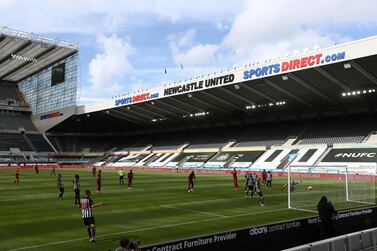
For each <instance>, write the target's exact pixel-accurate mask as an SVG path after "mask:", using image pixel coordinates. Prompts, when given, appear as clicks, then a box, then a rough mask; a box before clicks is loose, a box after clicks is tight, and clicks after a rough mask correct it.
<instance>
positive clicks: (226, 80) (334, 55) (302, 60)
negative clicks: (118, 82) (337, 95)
mask: <svg viewBox="0 0 377 251" xmlns="http://www.w3.org/2000/svg"><path fill="white" fill-rule="evenodd" d="M347 53H348V52H347ZM347 53H346V51H345V50H344V51H335V52H318V53H315V54H311V55H310V54H309V55H305V56H301V57H297V58H293V59H286V60H281V61H275V62H274V63H271V64H263V65H261V66H255V67H251V68H245V69H244V70H241V69H240V70H237V71H233V72H229V73H226V74H223V75H222V74H219V75H215V76H212V77H203V78H198V79H195V80H191V81H185V82H183V83H177V84H173V85H169V86H167V87H159V88H155V89H151V90H150V91H148V92H144V93H137V94H133V95H127V96H124V97H121V98H119V99H116V100H114V101H115V102H114V101H113V102H114V107H118V106H123V105H130V104H135V103H140V102H146V101H152V100H155V99H159V98H164V97H169V96H175V95H179V94H184V93H191V92H195V91H200V90H206V89H211V88H215V87H220V86H225V85H230V84H236V83H241V82H244V81H246V80H251V79H258V78H263V77H268V76H273V75H278V74H283V73H288V72H292V71H297V70H302V69H307V68H311V67H316V66H320V65H325V64H330V63H335V62H340V61H344V60H347V59H348V58H347ZM351 54H352V53H351Z"/></svg>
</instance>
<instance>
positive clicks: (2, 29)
mask: <svg viewBox="0 0 377 251" xmlns="http://www.w3.org/2000/svg"><path fill="white" fill-rule="evenodd" d="M0 34H2V35H6V36H11V37H17V38H22V39H27V40H31V41H34V42H37V43H42V44H49V45H55V46H60V47H65V48H68V49H72V50H78V49H79V44H78V43H72V42H68V41H64V40H58V39H55V38H49V37H46V36H42V35H37V34H34V33H32V32H26V31H19V30H14V29H10V28H8V27H6V26H0Z"/></svg>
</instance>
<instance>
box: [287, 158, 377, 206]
mask: <svg viewBox="0 0 377 251" xmlns="http://www.w3.org/2000/svg"><path fill="white" fill-rule="evenodd" d="M373 164H374V165H373V166H372V165H371V166H370V167H372V168H374V167H376V163H373ZM292 167H293V168H297V169H307V172H302V171H292ZM354 168H357V167H353V168H351V169H354ZM287 169H288V172H287V173H288V174H287V176H288V180H287V181H288V183H287V187H288V189H287V191H288V208H289V209H293V210H301V211H307V212H312V213H317V212H316V211H313V210H309V209H304V208H299V207H294V206H292V191H291V185H290V184H291V181H292V173H308V174H310V173H313V172H312V170H313V169H319V170H321V169H322V170H325V169H327V170H331V169H333V170H334V172H329V174H331V173H334V174H340V175H344V181H345V188H344V189H345V195H344V196H345V201H346V202H355V203H360V204H367V205H371V206H372V205H375V204H376V203H371V202H367V201H359V200H352V199H350V191H349V189H350V187H349V182H350V181H349V175H350V172H349V170H350V167H349V166H345V165H331V166H306V167H295V166H291V165H289V166H288V167H287ZM376 169H377V168H376ZM314 173H317V174H318V173H325V172H323V171H322V172H321V171H319V172H314ZM369 175H370V174H369ZM374 176H376V174H374Z"/></svg>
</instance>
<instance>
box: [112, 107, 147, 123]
mask: <svg viewBox="0 0 377 251" xmlns="http://www.w3.org/2000/svg"><path fill="white" fill-rule="evenodd" d="M119 110H121V111H124V112H127V113H132V114H135V115H136V116H140V117H144V118H146V119H148V120H151V119H153V117H152V116H148V115H146V114H144V113H140V112H137V111H135V110H133V109H131V108H130V109H126V108H125V107H119Z"/></svg>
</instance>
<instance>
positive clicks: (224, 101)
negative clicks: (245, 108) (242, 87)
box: [201, 91, 242, 110]
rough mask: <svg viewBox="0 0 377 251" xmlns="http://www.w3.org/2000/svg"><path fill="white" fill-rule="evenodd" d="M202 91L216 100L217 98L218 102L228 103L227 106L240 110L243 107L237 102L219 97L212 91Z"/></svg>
mask: <svg viewBox="0 0 377 251" xmlns="http://www.w3.org/2000/svg"><path fill="white" fill-rule="evenodd" d="M201 93H202V94H204V95H206V96H208V97H210V98H212V99H214V100H217V101H218V102H221V103H223V104H226V105H227V106H230V107H233V108H234V109H236V110H240V109H242V107H238V106H236V105H235V104H233V103H232V102H229V101H227V100H224V99H222V98H219V97H217V96H215V95H213V94H211V93H208V92H206V91H203V92H201Z"/></svg>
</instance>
